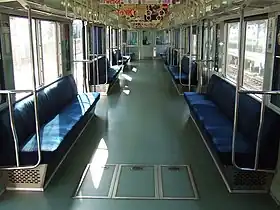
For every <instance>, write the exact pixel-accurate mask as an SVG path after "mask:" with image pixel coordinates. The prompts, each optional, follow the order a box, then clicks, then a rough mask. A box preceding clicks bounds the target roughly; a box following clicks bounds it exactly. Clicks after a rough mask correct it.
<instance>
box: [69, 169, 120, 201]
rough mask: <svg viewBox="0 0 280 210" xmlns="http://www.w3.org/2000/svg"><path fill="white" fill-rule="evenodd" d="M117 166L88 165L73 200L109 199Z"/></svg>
mask: <svg viewBox="0 0 280 210" xmlns="http://www.w3.org/2000/svg"><path fill="white" fill-rule="evenodd" d="M117 168H118V166H116V165H105V166H95V165H92V164H88V165H87V167H86V169H85V171H84V173H83V176H82V178H81V181H80V183H79V185H78V188H77V190H76V192H75V195H74V198H111V197H112V192H113V185H114V182H115V176H116V173H117Z"/></svg>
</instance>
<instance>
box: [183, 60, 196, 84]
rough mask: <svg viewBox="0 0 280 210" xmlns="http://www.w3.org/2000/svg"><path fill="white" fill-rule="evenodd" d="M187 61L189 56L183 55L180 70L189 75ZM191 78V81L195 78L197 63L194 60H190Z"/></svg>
mask: <svg viewBox="0 0 280 210" xmlns="http://www.w3.org/2000/svg"><path fill="white" fill-rule="evenodd" d="M189 61H190V58H189V57H188V56H183V57H182V60H181V66H182V71H183V72H184V73H186V74H187V75H189ZM191 68H192V69H191V78H192V81H194V80H197V63H196V62H195V61H192V66H191Z"/></svg>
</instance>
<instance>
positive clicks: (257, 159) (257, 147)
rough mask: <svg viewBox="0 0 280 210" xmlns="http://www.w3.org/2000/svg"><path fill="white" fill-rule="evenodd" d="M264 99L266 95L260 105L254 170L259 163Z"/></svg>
mask: <svg viewBox="0 0 280 210" xmlns="http://www.w3.org/2000/svg"><path fill="white" fill-rule="evenodd" d="M265 99H266V95H265V94H264V95H263V98H262V104H261V114H260V124H259V129H258V137H257V144H256V156H255V164H254V170H257V169H258V163H259V153H260V141H261V137H262V129H263V123H264V111H265Z"/></svg>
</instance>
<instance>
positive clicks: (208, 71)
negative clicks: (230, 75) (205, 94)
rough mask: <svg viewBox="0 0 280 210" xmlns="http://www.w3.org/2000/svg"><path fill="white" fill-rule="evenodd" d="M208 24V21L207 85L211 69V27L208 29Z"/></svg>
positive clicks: (209, 22)
mask: <svg viewBox="0 0 280 210" xmlns="http://www.w3.org/2000/svg"><path fill="white" fill-rule="evenodd" d="M210 24H211V21H210V19H209V20H208V24H207V26H208V38H207V42H208V43H207V63H206V66H207V84H208V83H209V79H210V67H211V62H210V52H211V51H210V50H211V48H210V39H211V27H210Z"/></svg>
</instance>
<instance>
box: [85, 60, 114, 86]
mask: <svg viewBox="0 0 280 210" xmlns="http://www.w3.org/2000/svg"><path fill="white" fill-rule="evenodd" d="M106 63H107V70H109V68H110V63H109V61H108V59H107V58H106V57H105V56H99V57H98V58H96V59H95V60H94V68H93V65H91V68H90V72H89V84H90V85H94V84H97V75H99V83H100V84H103V83H104V82H105V80H106ZM97 65H98V72H97ZM113 65H114V64H113ZM93 71H95V74H96V75H95V78H96V79H95V83H94V72H93ZM107 74H108V72H107Z"/></svg>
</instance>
